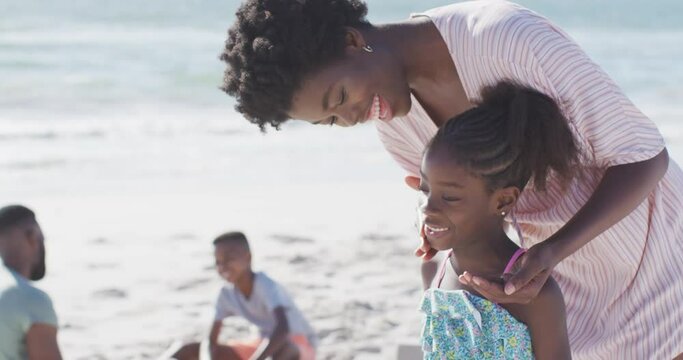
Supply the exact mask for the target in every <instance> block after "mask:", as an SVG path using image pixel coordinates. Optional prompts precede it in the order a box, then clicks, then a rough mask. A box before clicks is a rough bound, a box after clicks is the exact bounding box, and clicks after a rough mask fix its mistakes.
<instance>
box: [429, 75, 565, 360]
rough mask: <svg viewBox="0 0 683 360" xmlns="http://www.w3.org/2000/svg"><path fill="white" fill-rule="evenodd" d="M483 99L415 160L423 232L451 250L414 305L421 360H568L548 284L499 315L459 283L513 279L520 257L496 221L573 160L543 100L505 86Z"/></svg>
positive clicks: (561, 320) (561, 315) (553, 286)
mask: <svg viewBox="0 0 683 360" xmlns="http://www.w3.org/2000/svg"><path fill="white" fill-rule="evenodd" d="M482 96H483V98H482V101H481V103H480V105H479V106H477V107H475V108H473V109H471V110H469V111H467V112H465V113H463V114H461V115H459V116H457V117H455V118H453V119H452V120H450V121H448V122H447V123H446V124H445V125H444V126H443V127H441V129H439V131H438V132H437V133H436V135H435V136H434V138H433V139H432V140H431V142H430V143H429V144H428V146H427V148H426V151H425V154H424V157H423V161H422V166H421V171H420V175H421V176H420V190H421V191H422V192H423V193H424V194H425V195H426V197H427V198H426V201H425V202H424V204H423V205H422V207H421V210H422V214H423V217H424V218H423V224H424V225H423V231H424V233H425V235H426V238H427V241H428V242H429V244H430V246H431V247H432V248H434V249H437V250H440V251H442V250H449V255H448V256H447V258H446V261H445V262H444V263H443V265H442V268H441V271H440V274H439V276H438V277H437V278H436V279H435V281H434V286H433V288H432V289H429V290H427V291H426V292H425V295H424V298H423V301H422V306H421V309H422V311H424V312H425V314H426V321H425V325H424V328H423V335H422V344H423V350H424V351H425V359H503V358H505V359H532V358H534V357H535V358H537V359H553V360H555V359H568V358H570V357H571V356H570V350H569V340H568V338H567V329H566V322H565V309H564V300H563V298H562V293H561V291H560V288H559V286H558V285H557V283H556V282H555V281H554V280H553V279H552V278H549V279H548V280H547V281H546V282H545V284H544V285H543V287H542V288H541V290H540V292H539V294H538V296H536V297H535V298H534V299H533V300H532V301H531V302H529V303H527V304H504V305H503V306H502V307H501V306H499V305H497V304H494V303H492V302H491V301H489V300H486V299H484V298H483V297H481V295H479V294H478V292H477V291H476V289H474V288H472V287H470V286H468V285H467V282H466V281H464V277H465V276H467V273H468V272H470V271H471V272H474V273H477V274H478V275H479V276H481V277H483V278H486V279H487V280H488V281H491V282H502V279H503V277H502V275H505V276H507V275H509V274H511V273H512V271H513V269H514V266H515V262H516V260H517V259H518V258H519V256H521V255H522V254H523V252H524V250H523V249H521V248H519V247H518V246H517V245H515V244H514V243H513V242H512V240H510V239H509V238H508V236H507V235H506V233H505V231H504V229H503V223H504V222H503V217H505V215H506V214H508V213H510V212H511V211H512V209H513V208H514V205H515V203H516V201H517V199H518V197H519V195H520V192H521V191H522V189H524V187H525V186H526V185H527V183H530V184H531V186H533V187H534V188H536V189H538V190H543V189H544V188H545V185H546V178H547V176H557V177H559V178H561V179H563V180H564V181H567V180H569V179H570V178H571V171H572V169H573V168H574V167H575V164H576V162H577V159H578V150H577V147H576V144H575V142H574V139H573V137H572V133H571V132H570V130H569V127H568V125H567V121H566V120H565V119H564V118H563V116H562V114H561V113H560V110H559V109H558V108H557V106H556V105H555V103H554V102H553V101H552V100H551V99H550V98H549V97H547V96H545V95H543V94H541V93H539V92H537V91H534V90H531V89H528V88H523V87H519V86H515V85H513V84H512V83H510V82H501V83H499V84H497V85H495V86H493V87H488V88H485V89H484V90H483V92H482ZM519 236H520V238H521V234H520V235H519ZM465 270H467V272H466V271H465ZM458 278H463V281H462V282H459V281H458V280H457V279H458Z"/></svg>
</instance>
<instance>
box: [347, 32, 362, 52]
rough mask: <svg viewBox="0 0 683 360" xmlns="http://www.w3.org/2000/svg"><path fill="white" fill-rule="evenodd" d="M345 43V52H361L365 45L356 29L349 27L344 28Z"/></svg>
mask: <svg viewBox="0 0 683 360" xmlns="http://www.w3.org/2000/svg"><path fill="white" fill-rule="evenodd" d="M344 40H345V43H346V51H347V52H348V51H357V50H361V49H362V48H363V46H365V45H367V43H366V42H365V37H363V34H361V32H360V31H358V29H356V28H352V27H350V26H347V27H346V35H345V36H344Z"/></svg>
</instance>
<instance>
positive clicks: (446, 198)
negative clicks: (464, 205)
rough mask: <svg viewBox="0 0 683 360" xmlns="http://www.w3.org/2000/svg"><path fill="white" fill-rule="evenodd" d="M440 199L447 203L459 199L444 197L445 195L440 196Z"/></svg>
mask: <svg viewBox="0 0 683 360" xmlns="http://www.w3.org/2000/svg"><path fill="white" fill-rule="evenodd" d="M441 198H442V199H443V200H444V201H448V202H454V201H460V198H456V197H452V196H446V195H443V196H441Z"/></svg>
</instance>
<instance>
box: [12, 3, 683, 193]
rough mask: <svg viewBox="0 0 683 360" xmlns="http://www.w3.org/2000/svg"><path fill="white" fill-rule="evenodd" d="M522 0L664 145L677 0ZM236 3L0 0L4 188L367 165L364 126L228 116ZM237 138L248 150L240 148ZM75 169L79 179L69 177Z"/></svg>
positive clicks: (678, 69)
mask: <svg viewBox="0 0 683 360" xmlns="http://www.w3.org/2000/svg"><path fill="white" fill-rule="evenodd" d="M448 3H449V2H448V1H436V0H430V1H421V2H415V1H405V0H404V1H384V0H382V1H380V0H372V1H369V2H368V5H369V8H370V12H369V18H370V20H371V21H374V22H385V21H396V20H401V19H404V18H406V17H407V16H408V14H410V13H412V12H418V11H420V10H424V9H428V8H431V7H435V6H439V5H442V4H448ZM522 4H524V5H526V6H528V7H530V8H532V9H534V10H536V11H537V12H539V13H542V14H544V15H546V16H548V17H549V18H551V19H552V20H553V21H555V22H556V23H558V24H559V25H560V26H562V27H563V28H565V29H566V30H567V31H568V32H569V33H570V34H571V35H572V36H573V37H574V38H575V39H576V40H577V41H578V42H579V43H580V44H581V45H582V46H583V47H584V49H585V50H586V51H587V52H588V53H589V55H590V56H591V57H592V58H593V59H594V60H595V61H597V62H598V63H599V64H600V65H601V66H603V68H604V69H605V70H606V71H607V72H608V73H609V74H610V75H611V76H612V77H613V78H614V79H615V80H616V81H617V83H619V84H620V85H621V86H622V87H623V88H624V90H625V91H626V93H627V94H628V95H629V96H630V97H631V98H632V99H633V100H634V101H635V103H636V104H637V105H638V106H639V107H640V108H641V109H642V110H643V111H645V112H646V113H647V114H648V115H650V116H651V117H652V119H653V120H654V121H655V122H657V123H658V124H659V125H660V127H661V129H662V131H663V132H664V134H665V135H666V137H667V140H668V141H669V143H670V145H671V146H674V147H675V146H676V144H678V142H680V141H681V137H682V136H683V133H682V131H681V126H680V121H681V119H683V105H682V104H683V86H682V85H681V84H683V62H680V59H681V58H683V46H681V45H683V4H682V3H681V2H679V1H673V0H663V1H658V2H654V3H652V4H648V5H643V3H642V2H638V1H588V0H581V1H572V2H562V1H532V0H528V1H522ZM237 6H238V2H237V1H218V0H171V1H168V0H164V1H161V0H151V1H145V2H142V3H140V2H136V1H130V0H124V1H114V0H103V1H98V2H96V3H94V2H92V1H87V0H74V1H69V2H44V1H38V0H27V1H21V2H16V1H8V0H0V13H1V14H3V15H2V17H0V79H1V80H2V81H0V94H2V96H0V170H1V171H2V175H1V176H0V185H1V186H0V189H2V190H0V191H2V192H6V194H15V193H22V192H24V191H29V192H32V193H35V192H36V191H39V189H44V190H45V191H46V192H50V191H53V190H54V184H55V183H56V182H59V183H62V185H66V186H69V185H68V184H74V183H78V182H79V181H85V180H84V179H87V185H84V184H80V183H78V187H79V189H78V191H82V188H83V187H86V188H89V187H91V186H92V187H95V188H97V190H101V187H102V186H106V185H104V184H106V183H107V182H108V181H109V182H111V183H115V182H116V179H118V180H122V181H123V180H125V181H130V182H132V183H133V184H136V182H137V181H138V179H139V178H140V177H148V176H162V177H163V176H168V175H170V174H173V175H179V177H180V178H182V176H183V174H185V175H188V176H189V175H198V174H199V173H201V176H206V175H207V172H206V169H207V168H211V169H212V170H211V171H209V173H210V174H211V176H215V177H218V178H219V179H218V180H220V181H228V182H229V183H235V181H238V180H235V179H233V180H230V179H225V178H221V174H223V173H225V171H224V170H225V169H226V168H232V167H235V166H239V164H241V163H242V161H244V160H243V158H246V157H248V156H252V157H251V159H250V160H249V162H250V163H251V164H259V165H262V166H264V167H268V166H273V164H277V163H282V161H285V162H286V161H287V159H289V161H290V162H293V163H296V164H299V163H302V162H311V161H312V162H313V163H315V165H316V166H325V165H324V164H328V163H330V162H332V161H331V159H326V161H325V163H324V164H321V163H318V162H316V161H315V160H313V159H314V158H320V157H316V156H309V154H307V153H305V151H304V149H308V150H310V151H312V152H316V151H324V152H330V151H331V152H353V153H354V154H355V155H354V157H355V159H356V160H357V161H351V164H358V163H362V162H363V161H366V162H368V163H372V164H373V165H372V166H370V167H371V168H375V167H376V166H377V164H376V163H373V160H372V159H374V158H378V157H379V158H381V157H382V155H381V154H379V153H380V152H382V150H381V149H380V148H379V147H378V146H377V142H376V141H373V139H372V137H373V136H372V134H370V133H371V132H372V130H371V129H370V126H367V127H366V128H365V129H361V130H357V129H356V130H345V131H343V132H342V131H337V130H335V131H329V130H327V129H326V130H324V131H321V130H320V129H318V130H313V129H310V128H307V127H304V126H294V127H293V128H294V129H288V131H289V132H295V131H296V132H312V134H315V135H314V136H313V137H314V138H318V139H320V140H319V143H315V142H311V141H307V144H306V145H302V144H298V143H296V142H297V141H299V140H300V138H299V137H298V136H295V135H290V136H285V135H284V134H282V133H280V134H277V135H275V134H271V135H268V137H269V140H268V141H264V140H263V139H261V138H260V135H258V134H257V132H256V131H255V129H254V128H253V126H250V125H249V124H247V123H246V121H244V120H242V119H241V118H240V116H239V114H237V113H235V112H234V111H233V109H232V107H233V104H234V103H233V100H232V99H231V98H229V97H228V96H226V95H225V94H223V93H222V92H221V91H219V90H218V86H219V84H220V82H221V77H222V71H223V64H222V63H221V62H220V61H218V59H217V56H218V54H219V53H220V51H221V48H222V44H223V41H224V38H225V36H224V34H225V31H226V29H227V27H228V26H229V24H230V23H231V21H232V19H233V16H234V15H233V14H234V11H235V9H236V7H237ZM358 134H361V135H358ZM359 136H360V138H359ZM275 138H277V140H275ZM305 138H307V139H308V138H310V137H309V136H305ZM359 139H362V141H359ZM252 140H253V141H252ZM348 142H354V143H355V144H354V146H353V147H349V146H347V144H348ZM200 144H201V145H203V146H198V145H200ZM206 145H208V146H206ZM245 146H247V147H249V148H250V150H249V151H250V152H253V153H254V154H253V155H250V154H247V153H245V150H244V149H245ZM278 146H281V148H278V150H277V154H280V155H282V154H284V153H286V152H289V151H294V152H296V151H300V152H302V153H301V154H300V155H302V156H301V157H298V155H297V154H286V155H282V157H281V158H280V159H279V160H282V161H271V158H273V157H275V158H277V156H278V155H276V154H275V153H274V151H273V150H274V148H273V147H278ZM296 149H299V150H296ZM370 149H371V150H370ZM334 156H341V157H345V156H350V155H343V154H336V155H334ZM368 158H370V159H368ZM255 159H256V160H255ZM363 159H365V160H363ZM148 160H149V161H150V162H152V163H153V165H152V166H149V164H147V165H145V166H144V169H140V168H139V167H140V166H138V163H140V162H142V161H148ZM358 160H360V161H358ZM341 163H344V164H349V163H348V162H345V161H342V162H341ZM379 163H381V164H382V165H381V167H382V171H379V170H378V171H371V170H369V169H363V170H364V171H356V172H355V173H357V175H354V176H351V175H343V173H347V172H346V171H342V174H340V173H339V172H336V171H334V170H332V169H333V168H341V167H339V165H336V167H331V166H328V167H329V168H330V170H331V171H325V172H319V171H316V172H312V171H310V170H306V169H310V168H311V166H309V165H311V164H307V166H305V167H299V166H296V165H295V166H293V167H287V168H286V169H280V170H281V171H279V172H278V173H280V174H281V175H282V176H284V177H286V178H288V179H289V180H292V179H293V178H297V177H298V176H299V175H298V174H301V173H302V172H303V173H305V174H307V176H309V177H310V176H312V177H314V178H316V179H318V180H320V179H321V178H322V177H326V176H327V177H335V178H338V176H339V175H341V176H342V178H341V179H339V180H340V181H343V180H344V179H345V178H346V177H352V178H354V179H360V178H366V179H382V180H386V179H387V178H388V176H397V175H398V173H397V172H396V171H393V169H394V168H395V167H394V166H393V164H390V163H386V162H385V161H379ZM336 164H340V162H336ZM260 170H263V169H260ZM260 170H259V171H260ZM289 170H292V171H293V172H294V173H293V172H289ZM74 171H78V172H82V176H83V178H81V180H76V179H73V173H74ZM255 171H256V170H255ZM105 174H106V176H103V175H105ZM252 175H256V174H252ZM45 176H50V177H51V178H52V181H49V182H46V181H44V180H45ZM103 177H105V178H106V179H103ZM252 177H253V176H250V174H249V173H246V174H245V176H244V177H242V178H243V179H250V180H248V182H251V181H252V180H251V178H252ZM283 181H287V180H283Z"/></svg>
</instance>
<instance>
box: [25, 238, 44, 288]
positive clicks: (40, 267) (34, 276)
mask: <svg viewBox="0 0 683 360" xmlns="http://www.w3.org/2000/svg"><path fill="white" fill-rule="evenodd" d="M44 277H45V244H43V243H42V242H41V243H40V249H38V263H36V264H35V265H33V267H32V268H31V276H30V277H29V278H30V279H31V280H32V281H37V280H40V279H42V278H44Z"/></svg>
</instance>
